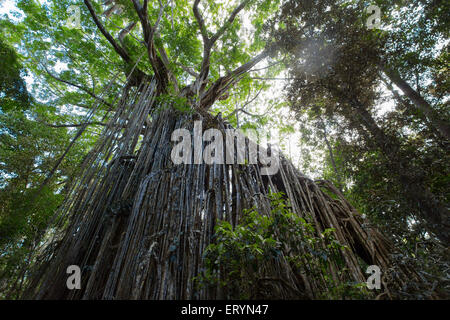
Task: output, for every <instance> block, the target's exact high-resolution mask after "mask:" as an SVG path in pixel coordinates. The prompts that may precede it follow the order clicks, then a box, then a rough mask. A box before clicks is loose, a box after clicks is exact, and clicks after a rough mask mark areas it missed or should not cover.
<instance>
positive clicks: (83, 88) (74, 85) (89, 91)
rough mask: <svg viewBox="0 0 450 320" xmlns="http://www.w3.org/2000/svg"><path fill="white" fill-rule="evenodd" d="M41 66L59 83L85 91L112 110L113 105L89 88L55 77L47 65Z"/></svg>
mask: <svg viewBox="0 0 450 320" xmlns="http://www.w3.org/2000/svg"><path fill="white" fill-rule="evenodd" d="M41 65H42V66H43V67H44V69H45V71H46V72H47V73H48V75H49V76H50V77H52V78H53V79H55V80H57V81H59V82H62V83H65V84H68V85H70V86H72V87H75V88H78V89H80V90H81V91H83V92H85V93H87V94H88V95H90V96H91V97H92V98H94V99H96V100H98V101H100V102H102V103H103V104H106V105H107V106H108V107H111V108H112V105H111V104H110V103H109V102H107V101H106V100H105V99H103V98H100V97H99V96H97V95H96V94H95V93H94V92H92V91H91V90H89V89H88V88H86V87H84V86H82V85H79V84H76V83H73V82H71V81H68V80H64V79H61V78H60V77H58V76H55V75H54V74H52V73H51V72H50V71H49V70H48V69H47V66H46V65H44V64H42V63H41Z"/></svg>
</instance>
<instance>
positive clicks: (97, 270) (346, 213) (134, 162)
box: [23, 81, 416, 299]
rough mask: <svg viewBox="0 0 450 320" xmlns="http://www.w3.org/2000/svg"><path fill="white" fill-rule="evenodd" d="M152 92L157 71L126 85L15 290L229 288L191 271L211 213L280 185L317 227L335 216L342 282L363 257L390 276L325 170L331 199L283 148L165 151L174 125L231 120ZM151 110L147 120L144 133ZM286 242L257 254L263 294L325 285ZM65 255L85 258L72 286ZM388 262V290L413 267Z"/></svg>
mask: <svg viewBox="0 0 450 320" xmlns="http://www.w3.org/2000/svg"><path fill="white" fill-rule="evenodd" d="M156 92H157V84H156V83H155V81H152V82H151V83H150V84H142V85H141V88H138V90H137V91H136V92H133V93H127V92H124V95H123V97H122V99H121V101H120V103H119V105H118V106H117V109H116V113H115V114H114V116H113V119H111V120H110V121H109V123H108V125H107V126H106V127H105V129H104V132H103V134H102V136H101V138H100V140H99V142H98V143H97V145H96V146H95V147H94V149H93V150H92V151H91V153H90V155H89V156H88V157H87V159H86V161H85V162H84V164H83V167H82V174H81V176H80V178H79V179H77V180H76V181H74V183H73V186H72V189H71V191H70V193H69V196H68V197H67V199H66V201H65V203H64V204H63V206H62V207H61V210H60V214H61V217H60V220H59V221H60V223H59V225H58V226H57V227H58V228H59V229H56V230H62V231H61V232H58V233H56V234H54V237H53V239H52V241H50V242H49V243H48V244H46V246H45V247H44V248H43V249H42V251H41V252H42V254H41V255H40V256H39V259H40V260H39V261H40V264H39V268H36V269H35V270H32V272H31V273H30V276H29V279H30V281H29V283H28V288H27V290H26V291H25V293H24V295H23V297H24V298H33V299H217V298H230V296H229V295H227V294H226V292H224V291H223V290H221V289H220V288H217V287H212V288H211V287H208V288H197V287H196V286H195V283H194V281H193V279H194V277H197V276H199V275H200V274H201V273H202V269H203V268H204V259H203V253H204V250H205V248H206V247H207V246H208V245H209V244H210V243H211V242H212V241H213V234H214V228H215V226H216V225H217V222H218V221H219V220H226V221H228V222H230V223H231V224H232V225H233V226H235V225H236V224H237V223H239V221H240V218H241V217H242V214H243V209H245V208H252V207H255V208H256V209H257V211H258V212H259V213H260V214H262V215H270V214H271V204H270V201H269V200H268V194H269V188H270V189H271V190H272V191H273V192H278V191H282V192H284V193H285V195H286V199H287V200H289V202H290V204H291V207H292V211H293V213H294V214H296V215H298V216H301V217H303V218H304V219H307V221H309V222H310V223H312V224H313V225H314V227H315V229H316V230H317V232H318V233H320V232H323V231H324V230H325V229H326V228H331V227H332V228H335V230H336V231H335V234H336V239H337V241H339V242H340V243H341V244H343V245H346V246H348V250H347V249H345V250H344V249H342V250H341V251H340V256H341V260H342V261H343V263H344V267H338V265H337V263H336V262H335V261H330V263H329V272H330V274H333V275H335V277H336V280H337V281H338V282H339V283H345V282H347V281H357V282H365V281H366V275H365V274H364V273H365V270H364V269H362V268H361V265H360V260H361V259H362V260H364V261H365V263H367V264H368V265H374V264H375V265H378V266H379V267H380V268H381V270H383V272H385V271H386V277H387V270H388V269H389V268H390V267H391V264H390V255H389V253H390V250H391V247H390V245H389V243H388V242H387V241H386V240H385V238H384V237H383V236H382V235H381V234H380V233H379V232H377V231H376V230H375V229H373V228H367V227H364V228H363V226H362V225H363V222H362V219H361V218H360V215H359V213H357V212H356V210H355V209H354V208H352V207H351V205H350V204H349V203H348V202H347V201H346V200H345V199H344V198H343V197H342V196H341V195H340V193H339V191H337V190H336V189H335V188H334V187H333V186H332V185H331V184H329V183H327V182H322V184H321V187H323V188H326V189H327V190H328V192H332V193H334V194H336V197H337V199H333V198H332V197H331V196H329V195H328V194H327V193H325V192H323V191H322V190H321V189H320V188H319V186H318V185H317V184H316V183H314V182H313V181H312V180H310V179H309V178H307V177H305V176H303V175H302V174H301V173H299V172H298V171H297V170H296V169H295V168H294V167H293V165H292V164H291V163H290V162H289V161H288V160H286V159H285V158H284V157H281V158H280V159H281V160H280V167H279V170H278V172H277V173H276V174H275V175H272V176H262V175H261V164H260V163H258V164H245V165H239V164H211V165H207V164H180V165H175V164H174V163H173V162H172V160H171V149H172V148H171V144H172V143H171V134H172V132H173V131H174V130H175V129H177V128H186V129H190V130H192V128H193V121H194V120H202V121H203V128H204V129H205V130H206V129H208V128H210V127H211V128H218V129H222V130H223V129H225V128H230V126H229V125H228V124H227V123H225V122H224V121H222V120H221V119H216V118H213V117H211V116H210V115H208V114H203V115H201V114H199V113H194V114H192V113H179V112H177V111H174V109H172V108H171V106H170V104H164V103H160V102H157V101H158V100H156ZM149 116H150V117H151V123H150V125H148V126H147V127H146V129H145V132H144V133H143V135H141V132H142V131H141V130H142V128H143V126H144V122H145V121H146V120H147V118H148V117H149ZM148 122H149V121H148ZM125 123H126V127H125V128H123V124H125ZM191 132H192V131H191ZM50 234H51V233H50ZM291 254H292V253H290V251H289V250H283V252H282V253H281V258H280V259H278V260H277V261H274V260H269V261H266V262H264V263H265V268H264V270H267V274H266V277H265V279H279V280H280V281H273V282H269V283H268V284H267V285H268V286H270V288H269V292H271V295H270V296H262V297H261V298H279V299H283V298H299V297H307V298H317V297H318V296H319V294H320V293H321V292H323V291H324V290H325V291H326V290H328V289H327V286H326V283H325V280H324V279H323V278H320V277H314V276H311V275H306V276H305V275H304V274H300V273H299V271H298V269H296V268H295V266H294V265H293V264H292V263H291V262H288V261H289V257H290V255H291ZM70 265H78V266H80V268H81V269H82V275H81V279H82V283H81V289H80V290H68V289H67V286H66V280H67V277H68V274H66V269H67V267H68V266H70ZM343 269H345V270H347V271H342V270H343ZM397 272H398V274H399V278H396V279H397V280H395V279H394V280H392V282H389V285H388V287H386V286H384V290H385V291H386V292H387V293H388V295H387V296H388V297H389V296H390V297H392V296H391V292H392V291H393V290H394V288H396V287H399V286H401V283H404V282H405V281H408V279H410V278H411V277H416V276H415V273H414V272H412V271H410V270H408V269H407V268H406V267H405V266H401V267H400V269H398V270H397ZM260 280H261V281H263V280H264V279H260ZM385 280H386V281H387V282H388V279H387V278H385ZM255 290H256V288H255ZM293 292H297V293H298V294H293Z"/></svg>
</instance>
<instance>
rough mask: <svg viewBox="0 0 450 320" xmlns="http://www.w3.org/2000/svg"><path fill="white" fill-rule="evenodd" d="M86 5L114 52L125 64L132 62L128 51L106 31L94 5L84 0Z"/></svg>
mask: <svg viewBox="0 0 450 320" xmlns="http://www.w3.org/2000/svg"><path fill="white" fill-rule="evenodd" d="M84 3H85V4H86V6H87V8H88V10H89V13H90V14H91V16H92V19H93V20H94V22H95V24H96V25H97V27H98V29H99V30H100V32H101V33H102V34H103V35H104V36H105V38H106V40H108V41H109V43H110V44H111V45H112V46H113V48H114V50H115V51H116V52H117V53H118V54H119V55H120V57H121V58H122V59H123V60H124V61H125V62H130V61H131V58H130V56H129V55H128V53H127V52H126V50H125V49H124V48H122V47H121V46H120V45H119V44H118V43H117V42H116V41H115V40H114V38H113V37H112V36H111V34H110V33H109V32H108V31H107V30H106V29H105V27H104V26H103V24H102V23H101V22H100V20H99V18H98V16H97V14H96V13H95V10H94V8H93V7H92V3H91V2H90V1H89V0H84Z"/></svg>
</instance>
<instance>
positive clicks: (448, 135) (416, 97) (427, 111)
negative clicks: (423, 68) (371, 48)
mask: <svg viewBox="0 0 450 320" xmlns="http://www.w3.org/2000/svg"><path fill="white" fill-rule="evenodd" d="M380 68H381V70H382V71H383V72H384V73H385V74H386V75H387V76H388V77H389V79H390V80H391V81H392V82H393V83H395V85H396V86H397V87H399V88H400V90H402V92H403V93H404V94H405V95H406V96H407V97H408V98H409V99H410V100H411V101H412V103H413V104H414V106H415V107H416V108H417V110H418V111H419V112H420V114H421V115H422V114H423V115H424V116H425V118H426V119H428V121H429V122H430V123H431V125H432V127H433V129H434V130H435V131H437V132H438V133H439V135H440V136H442V137H443V138H444V139H446V140H447V141H448V140H450V125H449V124H448V122H446V121H444V120H442V119H440V117H439V115H438V114H437V112H436V111H435V110H434V109H433V107H431V106H430V104H429V103H428V102H427V101H426V100H425V99H424V98H423V97H422V96H421V95H420V94H419V93H418V92H417V91H416V90H414V89H413V88H411V86H410V85H409V84H408V83H407V82H406V81H405V80H403V79H402V77H401V76H400V75H399V73H398V72H397V71H395V70H392V69H390V68H389V67H388V66H386V65H384V64H382V65H380ZM426 119H425V120H426Z"/></svg>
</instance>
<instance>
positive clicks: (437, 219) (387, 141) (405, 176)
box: [353, 102, 450, 244]
mask: <svg viewBox="0 0 450 320" xmlns="http://www.w3.org/2000/svg"><path fill="white" fill-rule="evenodd" d="M353 110H354V112H355V114H356V118H357V119H360V122H361V123H362V124H363V126H364V127H365V128H366V130H367V131H368V132H369V133H370V138H372V139H373V140H374V142H375V144H376V145H377V146H378V148H379V149H380V150H381V152H382V153H383V154H384V155H385V157H387V158H388V159H389V162H390V163H392V171H393V172H396V173H398V175H399V177H400V183H401V185H402V187H403V188H404V189H405V194H406V195H407V197H408V201H409V202H410V203H411V206H412V207H413V208H416V210H417V213H418V215H419V216H420V217H422V218H423V219H424V220H425V221H426V222H427V226H428V229H429V230H430V231H432V232H433V233H434V234H435V235H436V236H437V237H438V238H439V239H440V240H441V241H442V242H443V243H444V244H448V243H450V221H449V219H450V215H449V212H448V209H447V208H446V207H445V206H444V205H443V204H441V203H440V202H439V201H438V200H436V199H435V197H434V196H433V194H432V193H431V192H430V191H429V190H428V189H427V188H425V187H424V186H423V185H422V184H421V181H420V179H419V181H418V179H417V177H415V176H413V175H411V172H417V170H411V166H412V165H411V164H410V163H409V162H408V161H407V159H403V158H402V156H401V154H400V143H399V142H398V140H397V139H395V138H394V137H388V136H387V135H386V134H385V132H384V131H383V130H382V129H381V128H380V127H379V126H378V125H377V123H376V122H375V120H374V119H373V117H372V115H371V114H370V113H369V112H368V111H367V110H366V109H365V108H364V107H363V106H362V105H361V104H359V103H358V102H355V103H354V105H353ZM370 138H369V139H370Z"/></svg>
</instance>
